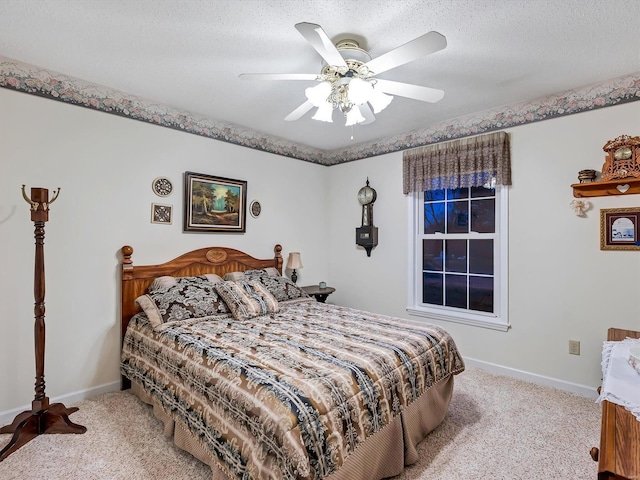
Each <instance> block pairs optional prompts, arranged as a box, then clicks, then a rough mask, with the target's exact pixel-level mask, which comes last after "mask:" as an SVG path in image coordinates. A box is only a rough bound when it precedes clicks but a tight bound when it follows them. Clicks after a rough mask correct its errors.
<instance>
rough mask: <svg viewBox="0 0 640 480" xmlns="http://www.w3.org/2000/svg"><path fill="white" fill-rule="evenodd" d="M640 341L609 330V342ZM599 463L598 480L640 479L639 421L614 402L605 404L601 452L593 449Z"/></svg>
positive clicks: (629, 332) (634, 334) (631, 334)
mask: <svg viewBox="0 0 640 480" xmlns="http://www.w3.org/2000/svg"><path fill="white" fill-rule="evenodd" d="M627 337H632V338H640V332H636V331H633V330H621V329H619V328H610V329H609V331H608V334H607V340H609V341H620V340H624V339H625V338H627ZM591 457H592V458H593V459H594V460H596V461H598V480H602V479H611V480H631V479H640V421H638V420H637V419H636V417H634V416H633V415H632V414H631V413H630V412H629V411H627V410H626V409H625V408H624V407H621V406H620V405H616V404H615V403H610V402H607V401H606V400H605V401H604V402H602V430H601V432H600V449H599V450H598V449H597V448H595V447H594V448H592V449H591Z"/></svg>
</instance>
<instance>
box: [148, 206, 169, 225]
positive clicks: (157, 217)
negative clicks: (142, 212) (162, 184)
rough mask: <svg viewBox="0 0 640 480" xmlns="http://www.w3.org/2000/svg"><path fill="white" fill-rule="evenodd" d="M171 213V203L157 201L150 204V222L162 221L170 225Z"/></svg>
mask: <svg viewBox="0 0 640 480" xmlns="http://www.w3.org/2000/svg"><path fill="white" fill-rule="evenodd" d="M172 214H173V206H172V205H161V204H159V203H152V204H151V223H163V224H165V225H171V217H172Z"/></svg>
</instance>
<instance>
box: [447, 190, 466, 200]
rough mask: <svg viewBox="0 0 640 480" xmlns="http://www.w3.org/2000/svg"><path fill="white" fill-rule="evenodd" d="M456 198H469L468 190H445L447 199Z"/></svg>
mask: <svg viewBox="0 0 640 480" xmlns="http://www.w3.org/2000/svg"><path fill="white" fill-rule="evenodd" d="M457 198H469V189H468V188H452V189H450V190H447V199H448V200H455V199H457Z"/></svg>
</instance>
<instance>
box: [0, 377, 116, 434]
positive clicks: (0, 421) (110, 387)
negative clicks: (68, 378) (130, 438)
mask: <svg viewBox="0 0 640 480" xmlns="http://www.w3.org/2000/svg"><path fill="white" fill-rule="evenodd" d="M116 390H120V382H111V383H105V384H104V385H98V386H97V387H92V388H87V389H85V390H79V391H77V392H71V393H67V394H66V395H61V396H59V397H55V398H51V399H49V402H50V403H57V402H61V403H64V404H65V405H66V406H67V407H70V406H72V405H73V404H74V403H77V402H81V401H82V400H86V399H88V398H92V397H95V396H97V395H101V394H103V393H108V392H115V391H116ZM26 410H31V404H28V405H24V406H22V407H20V408H16V409H13V410H5V411H4V412H0V425H2V426H4V425H8V424H10V423H11V422H13V419H14V418H16V416H17V415H18V414H19V413H22V412H24V411H26Z"/></svg>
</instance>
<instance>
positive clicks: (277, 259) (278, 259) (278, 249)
mask: <svg viewBox="0 0 640 480" xmlns="http://www.w3.org/2000/svg"><path fill="white" fill-rule="evenodd" d="M273 252H274V253H275V255H274V257H273V260H274V263H275V265H274V266H275V267H276V269H277V270H278V272H280V275H282V263H283V261H282V245H280V244H279V243H277V244H276V246H275V247H273Z"/></svg>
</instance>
